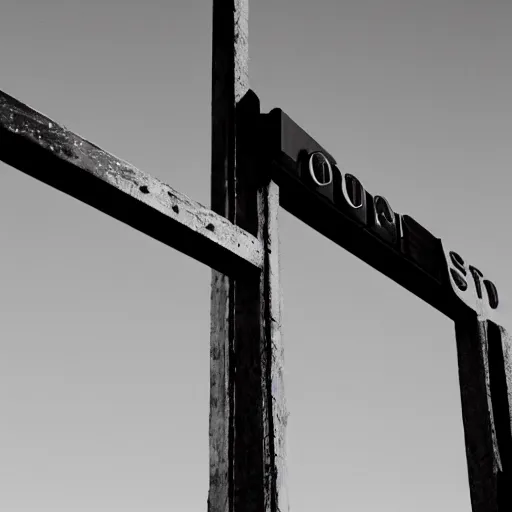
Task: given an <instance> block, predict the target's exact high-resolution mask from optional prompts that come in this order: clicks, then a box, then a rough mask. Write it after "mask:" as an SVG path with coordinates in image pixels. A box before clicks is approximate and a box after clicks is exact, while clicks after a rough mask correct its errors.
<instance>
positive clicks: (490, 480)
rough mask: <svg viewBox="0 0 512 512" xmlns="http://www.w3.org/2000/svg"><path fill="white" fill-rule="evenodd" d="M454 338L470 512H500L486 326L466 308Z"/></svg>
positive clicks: (457, 322) (498, 469)
mask: <svg viewBox="0 0 512 512" xmlns="http://www.w3.org/2000/svg"><path fill="white" fill-rule="evenodd" d="M455 334H456V341H457V358H458V363H459V382H460V393H461V402H462V421H463V425H464V437H465V444H466V459H467V465H468V476H469V487H470V494H471V505H472V510H473V512H498V511H499V512H502V510H501V509H499V508H498V475H499V474H500V473H502V463H501V457H500V451H499V448H498V440H497V436H496V426H495V421H494V414H493V403H492V399H491V396H492V395H491V379H490V371H489V370H490V368H489V337H488V325H487V322H486V321H480V320H478V318H477V314H476V313H475V312H474V311H472V310H470V309H469V308H467V309H466V310H464V312H463V313H461V315H460V317H459V318H457V319H456V321H455ZM503 512H504V511H503Z"/></svg>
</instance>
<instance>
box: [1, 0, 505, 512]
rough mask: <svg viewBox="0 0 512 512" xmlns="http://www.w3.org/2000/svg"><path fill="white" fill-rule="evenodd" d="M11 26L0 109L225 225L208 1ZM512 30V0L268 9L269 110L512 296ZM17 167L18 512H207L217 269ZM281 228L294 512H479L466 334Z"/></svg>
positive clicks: (25, 16)
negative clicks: (55, 128)
mask: <svg viewBox="0 0 512 512" xmlns="http://www.w3.org/2000/svg"><path fill="white" fill-rule="evenodd" d="M0 14H1V16H0V69H1V70H2V73H1V74H2V80H1V84H0V89H2V90H4V91H5V92H7V93H8V94H11V95H13V96H15V97H17V98H18V99H21V100H22V101H24V102H26V103H28V104H29V105H31V106H33V107H34V108H36V109H37V110H40V111H42V112H43V113H45V114H47V115H48V116H49V117H52V118H54V119H55V120H57V121H58V122H61V123H63V124H65V125H66V126H68V127H69V128H70V129H72V130H74V131H76V132H77V133H79V134H81V135H82V136H84V137H85V138H88V139H89V140H91V141H92V142H94V143H96V144H98V145H99V146H101V147H103V148H105V149H107V150H108V151H110V152H112V153H114V154H115V155H117V156H120V157H121V158H123V159H125V160H128V161H130V162H131V163H133V164H134V165H136V166H138V167H140V168H142V169H144V170H145V171H147V172H149V173H151V174H153V175H155V176H156V177H158V178H160V179H161V180H163V181H165V182H167V183H169V184H170V185H171V186H172V187H174V188H176V189H178V190H180V191H182V192H184V193H186V194H187V195H189V196H191V197H192V198H194V199H196V200H198V201H200V202H202V203H203V204H209V182H210V181H209V180H210V178H209V172H210V162H209V158H210V117H209V116H210V110H209V109H210V68H211V62H210V59H211V41H210V40H211V2H210V1H206V0H172V1H163V0H144V2H142V1H139V2H135V1H132V0H125V1H120V0H102V1H101V2H100V1H96V0H88V1H77V0H66V1H64V0H60V1H58V0H37V1H35V0H32V1H28V0H2V7H1V11H0ZM511 22H512V3H511V2H509V1H507V0H487V1H486V2H483V1H476V0H474V1H470V0H466V1H464V0H428V1H427V0H422V1H420V0H409V1H405V0H402V1H400V0H343V1H335V0H316V1H315V2H306V1H304V0H300V1H299V0H279V1H270V0H260V1H258V2H256V1H254V0H252V1H251V5H250V54H251V68H250V69H251V85H252V87H253V89H254V90H255V91H256V92H257V93H258V95H259V96H260V98H261V100H262V107H263V109H264V111H268V110H270V109H271V108H273V107H275V106H279V107H280V108H282V109H283V110H284V111H285V112H287V113H288V114H289V115H290V116H291V117H292V118H293V119H294V120H295V121H296V122H297V123H298V124H299V125H301V126H302V127H303V128H304V129H306V131H308V132H309V133H310V134H311V135H312V136H313V137H314V138H315V139H316V140H317V141H318V142H319V143H320V144H322V145H323V146H324V147H325V148H326V149H327V150H328V151H329V152H330V153H332V154H333V156H334V157H335V158H336V159H337V160H338V162H339V163H340V164H341V167H342V170H345V171H347V172H351V173H353V174H355V175H356V176H357V177H358V178H360V179H361V181H362V182H363V184H364V185H365V186H366V187H367V188H368V189H369V190H370V192H372V193H380V194H382V195H385V196H386V197H387V198H388V200H389V201H390V203H391V205H392V207H393V208H394V209H395V210H396V211H398V212H401V213H408V214H410V215H412V216H413V217H415V218H416V219H417V220H418V221H419V222H421V223H422V224H423V225H425V226H426V227H427V228H428V229H430V230H431V231H432V232H433V233H434V234H435V235H436V236H439V237H441V238H442V239H443V240H444V241H445V243H446V244H448V246H449V247H450V248H451V249H454V250H456V251H458V252H459V253H460V254H461V255H462V256H463V257H464V258H465V259H467V260H468V261H469V262H471V263H472V264H474V265H476V266H478V267H479V268H481V270H482V271H483V272H484V273H485V274H486V275H487V276H488V277H489V278H490V279H492V280H494V281H495V283H496V284H497V287H498V291H499V292H500V295H501V296H506V295H510V290H511V289H512V272H511V270H510V263H509V262H510V261H511V260H512V244H511V237H512V234H511V233H510V230H509V218H510V212H509V206H508V205H509V202H510V201H509V193H510V185H511V179H510V169H511V163H512V162H511V160H512V145H511V144H510V140H511V136H512V102H511V101H510V91H511V90H512V67H511V64H512V62H511V59H512V57H511V55H512V51H511V50H512V31H510V24H511ZM0 167H1V186H0V219H1V220H0V226H1V233H2V240H3V244H2V252H1V265H0V282H1V287H0V311H1V313H2V315H1V322H0V409H1V410H2V421H1V422H0V488H1V489H0V510H5V511H13V512H15V511H23V512H42V511H55V512H57V511H70V512H71V511H73V512H75V511H76V512H79V511H80V512H85V511H91V512H92V511H94V512H96V511H97V512H100V511H101V512H107V511H121V510H122V511H130V512H135V511H137V512H139V511H140V512H142V511H145V512H160V511H169V510H176V511H182V512H189V511H190V512H192V511H194V512H195V511H204V510H206V499H207V490H208V396H209V294H210V289H209V286H210V270H209V269H208V268H207V267H204V266H202V265H201V264H199V263H197V262H195V261H193V260H190V259H189V258H187V257H185V256H183V255H181V254H180V253H177V252H176V251H174V250H172V249H170V248H167V247H166V246H164V245H162V244H159V243H158V242H156V241H154V240H152V239H149V238H147V237H145V236H144V235H142V234H140V233H138V232H136V231H134V230H133V229H132V228H129V227H127V226H125V225H123V224H121V223H119V222H118V221H115V220H113V219H111V218H109V217H107V216H105V215H104V214H102V213H100V212H97V211H96V210H93V209H92V208H90V207H89V206H86V205H84V204H81V203H79V202H78V201H76V200H74V199H72V198H69V197H67V196H65V195H64V194H62V193H60V192H57V191H55V190H53V189H51V188H49V187H47V186H46V185H43V184H41V183H39V182H36V181H35V180H33V179H32V178H30V177H28V176H25V175H23V174H22V173H20V172H19V171H17V170H14V169H12V168H8V167H7V166H5V165H3V164H2V165H1V166H0ZM280 228H281V254H282V260H281V265H282V286H283V293H284V342H285V349H286V391H287V399H288V408H289V410H290V413H291V415H290V419H289V426H288V454H289V456H288V468H289V495H290V503H291V507H292V511H293V512H309V511H313V510H314V511H334V510H340V511H342V510H350V511H351V512H370V511H374V510H380V511H382V512H387V511H389V512H406V511H407V512H409V511H411V510H414V511H418V512H424V511H425V512H426V511H431V510H440V511H450V512H468V511H469V510H470V502H469V490H468V483H467V470H466V462H465V453H464V442H463V430H462V420H461V410H460V398H459V388H458V376H457V363H456V352H455V341H454V329H453V325H452V323H451V322H450V321H449V320H448V319H446V318H443V317H442V316H441V315H440V314H439V313H438V312H437V311H435V310H434V309H432V308H431V307H430V306H428V305H426V304H425V303H423V302H422V301H421V300H419V299H417V298H416V297H414V296H412V295H410V294H409V293H408V292H406V291H405V290H403V289H401V288H400V287H399V286H398V285H396V284H394V283H393V282H391V281H389V280H388V279H387V278H386V277H384V276H382V275H380V274H379V273H378V272H376V271H374V270H373V269H371V268H370V267H367V266H366V265H365V264H364V263H362V262H361V261H359V260H357V259H356V258H355V257H353V256H351V255H350V254H348V253H346V252H344V250H343V249H341V248H339V247H337V246H335V245H334V244H333V243H331V242H330V241H328V240H326V239H324V238H323V237H322V236H320V235H319V234H317V233H316V232H314V231H312V230H311V229H309V228H308V227H306V226H305V225H302V224H301V223H300V222H299V221H298V220H296V219H295V218H293V217H291V216H290V215H289V214H287V213H286V212H282V214H281V217H280ZM319 262H320V264H319Z"/></svg>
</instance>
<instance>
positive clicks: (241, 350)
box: [208, 0, 288, 512]
mask: <svg viewBox="0 0 512 512" xmlns="http://www.w3.org/2000/svg"><path fill="white" fill-rule="evenodd" d="M258 116H259V101H258V98H257V97H256V95H255V94H254V93H253V92H252V91H250V90H249V79H248V0H213V68H212V175H211V176H212V178H211V194H212V197H211V204H212V209H213V210H214V211H215V212H216V213H219V214H221V215H224V216H225V217H227V218H228V219H229V220H230V221H231V222H233V223H234V224H237V225H238V226H240V227H242V228H243V229H245V230H246V231H248V232H250V233H251V234H254V235H255V236H258V238H259V239H260V241H261V242H262V244H263V246H264V250H265V265H264V268H263V271H262V272H261V273H254V274H251V275H249V274H248V275H246V276H243V277H239V278H237V279H236V280H235V279H233V278H231V277H229V276H227V275H224V274H220V273H218V272H216V271H213V273H212V295H211V340H210V431H209V434H210V489H209V493H208V510H209V512H252V511H254V512H278V511H280V512H285V511H287V510H288V506H287V500H286V489H285V458H284V453H285V444H284V428H285V424H286V407H285V403H284V391H283V375H282V364H283V351H282V345H281V337H280V328H281V319H280V293H279V281H278V278H279V272H278V270H279V257H278V237H277V212H278V207H279V194H278V189H277V186H276V185H275V184H274V183H272V182H271V181H270V180H269V179H267V178H261V177H258V176H257V174H258V172H260V174H262V173H261V169H258V167H257V139H258V131H257V125H258V120H259V117H258Z"/></svg>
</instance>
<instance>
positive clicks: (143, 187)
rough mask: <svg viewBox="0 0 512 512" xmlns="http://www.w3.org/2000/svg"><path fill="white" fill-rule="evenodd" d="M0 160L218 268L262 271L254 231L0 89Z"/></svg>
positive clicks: (233, 272)
mask: <svg viewBox="0 0 512 512" xmlns="http://www.w3.org/2000/svg"><path fill="white" fill-rule="evenodd" d="M0 160H2V161H4V162H5V163H7V164H9V165H11V166H12V167H15V168H16V169H19V170H20V171H23V172H24V173H26V174H28V175H30V176H32V177H34V178H36V179H38V180H40V181H42V182H44V183H46V184H47V185H50V186H52V187H54V188H57V189H58V190H60V191H62V192H65V193H66V194H69V195H71V196H73V197H75V198H76V199H79V200H80V201H83V202H84V203H87V204H89V205H90V206H93V207H94V208H97V209H98V210H100V211H102V212H104V213H106V214H107V215H110V216H112V217H114V218H116V219H118V220H120V221H122V222H124V223H126V224H128V225H130V226H132V227H134V228H135V229H137V230H139V231H141V232H143V233H145V234H146V235H149V236H151V237H153V238H155V239H156V240H159V241H160V242H163V243H164V244H166V245H168V246H170V247H173V248H174V249H177V250H179V251H181V252H183V253H185V254H187V255H188V256H191V257H193V258H195V259H196V260H198V261H201V262H202V263H205V264H206V265H208V266H210V267H212V268H213V269H215V270H218V271H220V272H222V273H225V274H228V275H232V276H236V275H241V274H244V273H246V272H257V273H259V272H260V271H261V268H262V266H263V249H262V244H261V242H260V241H259V240H258V239H257V238H256V237H255V236H253V235H251V234H249V233H247V232H246V231H244V230H243V229H241V228H239V227H237V226H235V225H234V224H232V223H231V222H229V221H228V220H227V219H225V218H224V217H222V216H221V215H218V214H216V213H214V212H213V211H211V210H209V209H208V208H205V207H204V206H202V205H200V204H199V203H197V202H195V201H193V200H191V199H189V198H188V197H187V196H186V195H184V194H182V193H180V192H178V191H176V190H174V189H172V188H171V187H169V186H168V185H165V184H164V183H162V182H160V181H159V180H157V179H156V178H153V177H152V176H150V175H149V174H146V173H144V172H143V171H140V170H139V169H137V168H135V167H134V166H133V165H131V164H129V163H127V162H125V161H124V160H120V159H119V158H117V157H115V156H114V155H112V154H110V153H107V152H106V151H104V150H103V149H100V148H99V147H98V146H96V145H94V144H92V143H91V142H88V141H87V140H85V139H83V138H82V137H80V136H78V135H77V134H75V133H73V132H71V131H69V130H68V129H66V128H65V127H64V126H62V125H60V124H58V123H56V122H55V121H53V120H51V119H49V118H48V117H46V116H44V115H42V114H41V113H39V112H37V111H35V110H33V109H32V108H30V107H28V106H27V105H24V104H23V103H21V102H19V101H18V100H16V99H15V98H13V97H11V96H9V95H7V94H5V93H4V92H1V91H0Z"/></svg>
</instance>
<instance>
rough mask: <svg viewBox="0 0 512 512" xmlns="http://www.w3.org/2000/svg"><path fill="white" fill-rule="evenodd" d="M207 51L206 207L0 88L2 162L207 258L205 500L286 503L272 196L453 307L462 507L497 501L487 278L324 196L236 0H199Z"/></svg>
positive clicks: (500, 374) (500, 454)
mask: <svg viewBox="0 0 512 512" xmlns="http://www.w3.org/2000/svg"><path fill="white" fill-rule="evenodd" d="M212 57H213V70H212V175H211V176H212V181H211V193H212V196H211V204H212V209H211V210H209V209H207V208H205V207H203V206H201V205H200V204H198V203H196V202H194V201H192V200H190V199H189V198H188V197H186V196H185V195H183V194H181V193H180V192H178V191H176V190H174V189H172V188H171V187H169V186H168V185H165V184H163V183H161V182H160V181H158V180H156V179H155V178H153V177H151V176H149V175H148V174H146V173H144V172H143V171H141V170H139V169H136V168H135V167H133V166H132V165H130V164H128V163H127V162H125V161H123V160H120V159H118V158H116V157H115V156H113V155H111V154H110V153H107V152H106V151H104V150H102V149H100V148H98V147H97V146H95V145H94V144H92V143H90V142H88V141H86V140H84V139H83V138H81V137H79V136H78V135H76V134H74V133H72V132H71V131H69V130H68V129H66V128H65V127H63V126H61V125H60V124H58V123H56V122H55V121H53V120H51V119H49V118H48V117H46V116H44V115H42V114H40V113H39V112H37V111H35V110H33V109H31V108H30V107H28V106H27V105H25V104H23V103H21V102H19V101H18V100H16V99H14V98H13V97H11V96H9V95H7V94H5V93H3V92H0V159H1V160H2V161H4V162H6V163H7V164H9V165H11V166H12V167H15V168H17V169H19V170H21V171H23V172H25V173H26V174H29V175H30V176H33V177H34V178H36V179H38V180H40V181H43V182H44V183H46V184H48V185H50V186H52V187H55V188H57V189H59V190H61V191H63V192H65V193H67V194H69V195H71V196H73V197H75V198H77V199H79V200H81V201H83V202H85V203H87V204H89V205H91V206H93V207H94V208H97V209H99V210H101V211H103V212H104V213H106V214H107V215H110V216H112V217H114V218H116V219H118V220H120V221H122V222H125V223H127V224H129V225H130V226H132V227H134V228H136V229H137V230H139V231H141V232H143V233H145V234H147V235H149V236H151V237H153V238H155V239H157V240H160V241H161V242H163V243H165V244H166V245H169V246H171V247H173V248H175V249H177V250H179V251H182V252H184V253H185V254H187V255H189V256H191V257H193V258H195V259H197V260H199V261H201V262H203V263H205V264H206V265H208V266H210V267H211V268H212V269H213V270H212V295H211V347H210V389H211V394H210V430H209V435H210V489H209V495H208V510H209V512H278V511H280V512H285V511H288V510H289V506H288V497H287V490H286V462H285V461H286V446H285V427H286V419H287V411H286V403H285V398H284V386H283V373H282V368H283V347H282V340H281V335H280V325H281V317H280V310H281V296H280V291H279V254H278V226H277V213H278V209H279V206H280V205H281V206H283V207H285V208H287V209H288V210H289V211H290V212H292V213H294V214H295V215H296V216H298V217H299V218H301V219H302V220H303V221H304V222H306V223H308V224H309V225H311V226H312V227H313V228H314V229H317V230H318V231H320V232H321V233H323V234H324V235H325V236H328V237H329V238H331V239H332V240H334V241H335V242H336V243H338V244H339V245H341V246H343V247H345V248H346V249H347V250H349V251H351V252H352V253H354V254H355V255H357V256H358V257H360V258H361V259H363V260H364V261H366V262H367V263H369V264H370V265H372V266H374V267H375V268H377V269H378V270H380V271H381V272H383V273H385V274H386V275H388V276H389V277H390V278H391V279H393V280H395V281H397V282H398V283H399V284H401V285H403V286H404V287H406V288H407V289H409V290H410V291H411V292H412V293H415V294H417V295H418V296H420V297H421V298H423V299H424V300H425V301H426V302H427V303H429V304H430V305H432V306H433V307H435V308H436V309H438V310H439V311H441V312H442V313H444V314H446V315H448V316H449V317H450V318H452V319H453V321H454V323H455V333H456V340H457V352H458V362H459V378H460V387H461V401H462V414H463V423H464V432H465V442H466V454H467V463H468V473H469V484H470V493H471V503H472V510H473V512H505V511H510V510H512V435H511V417H512V413H511V412H512V407H511V404H512V340H511V338H510V337H509V335H508V333H507V332H506V331H505V329H504V328H503V327H502V326H501V325H500V321H499V315H498V313H497V309H498V308H497V306H498V296H497V290H496V288H495V287H494V285H492V283H491V284H488V283H490V282H489V281H488V280H485V279H484V278H483V275H482V273H481V272H480V271H478V270H477V269H475V267H471V266H468V265H466V263H465V262H464V261H463V260H462V258H461V257H460V256H459V255H457V254H456V253H453V252H451V251H447V250H446V249H444V247H443V245H442V243H441V241H440V240H439V239H437V238H435V237H433V235H431V234H430V233H428V232H427V233H428V235H430V237H431V238H429V237H428V235H426V234H425V230H424V228H422V227H421V226H420V225H419V224H418V223H416V222H415V221H414V219H411V218H410V217H408V216H400V215H398V214H395V213H394V212H393V211H392V210H391V208H390V207H389V204H388V203H386V204H387V206H386V204H385V203H384V202H383V201H382V199H383V198H381V199H377V198H379V197H380V196H371V194H369V193H368V192H367V191H364V189H362V190H363V191H364V194H359V195H360V201H363V196H364V199H365V200H366V201H368V204H371V205H372V206H371V208H370V209H368V212H369V213H368V214H370V213H371V214H372V215H373V217H372V218H373V220H372V221H371V222H370V221H368V219H366V221H365V222H363V223H361V222H358V217H357V215H355V216H353V215H352V216H351V213H350V212H349V211H348V210H346V211H344V210H343V207H342V206H340V204H341V203H338V202H337V201H336V200H335V199H333V197H332V196H331V197H328V196H329V193H326V190H327V189H326V188H325V187H324V185H326V184H327V183H322V182H318V181H317V180H316V178H315V174H314V172H315V169H314V168H313V167H314V165H319V166H320V167H319V169H321V170H322V169H324V168H323V166H327V167H328V168H330V169H331V171H332V169H333V168H334V167H335V160H334V159H333V158H332V157H331V156H330V155H329V154H328V153H327V152H326V151H325V150H323V148H321V147H320V146H319V145H318V144H317V143H316V142H315V141H314V140H313V139H311V138H310V137H309V136H308V135H307V134H305V132H303V131H302V130H301V129H300V128H299V127H297V126H296V125H294V124H293V122H292V121H291V120H289V118H287V117H286V116H285V115H283V113H282V112H280V111H277V112H271V113H270V114H261V113H260V107H259V100H258V98H257V96H256V94H255V93H254V92H253V91H251V90H250V89H249V79H248V0H213V56H212ZM276 119H277V120H276ZM269 123H270V124H269ZM287 127H288V128H287ZM263 128H265V130H263ZM263 132H265V133H266V134H267V135H266V136H263ZM268 134H270V135H268ZM290 134H292V135H290ZM289 135H290V136H289ZM290 141H291V142H290ZM290 148H292V149H293V148H294V150H298V153H299V155H298V156H297V155H295V154H291V153H290ZM304 151H305V153H304ZM292 153H293V151H292ZM300 153H304V154H305V156H306V160H305V161H306V165H308V164H311V165H312V166H313V167H311V168H310V171H311V172H310V174H309V178H308V179H310V178H315V180H314V183H312V182H311V181H309V182H308V181H307V180H306V179H303V178H304V177H307V176H308V174H307V172H306V173H302V174H301V171H300V169H302V168H303V165H304V163H303V162H302V160H301V161H299V160H300V159H301V158H302V156H300ZM315 154H316V155H321V158H320V156H318V157H314V156H313V155H315ZM294 155H295V156H297V161H294V158H295V156H294ZM299 157H300V158H299ZM313 158H317V159H318V162H317V163H316V164H314V162H313V160H312V159H313ZM322 159H323V160H322ZM301 166H302V167H301ZM322 172H323V171H322ZM294 173H296V176H295V175H294ZM348 176H349V175H346V176H345V177H343V176H341V174H340V175H339V176H338V180H342V181H340V182H339V183H342V182H343V183H344V186H345V189H344V190H345V192H344V193H345V194H348V196H346V197H349V199H350V198H352V199H353V198H354V197H355V196H354V195H350V194H356V195H357V191H356V188H354V187H355V186H356V185H357V183H356V181H357V180H356V181H354V179H355V178H354V177H351V178H349V177H348ZM331 177H332V176H331ZM343 180H345V181H343ZM349 183H350V184H351V185H350V186H351V187H352V189H351V190H352V192H350V191H348V192H347V190H348V189H347V186H348V184H349ZM334 185H335V183H334ZM331 193H332V190H331ZM384 201H385V200H384ZM304 202H307V203H308V208H307V209H305V208H303V207H302V206H301V205H303V204H304ZM352 206H354V204H352ZM354 207H355V206H354ZM391 214H392V215H391ZM359 220H360V219H359ZM393 225H394V226H395V227H394V228H392V226H393ZM390 226H391V227H390ZM418 226H419V227H418ZM393 229H395V231H393ZM422 229H423V230H424V231H422ZM390 233H391V235H390ZM429 240H430V242H431V243H430V245H429V243H427V248H430V249H428V250H427V251H425V250H424V251H423V252H422V251H421V249H422V247H423V248H425V243H426V242H425V241H427V242H428V241H429ZM438 242H439V244H438ZM432 244H433V245H432ZM436 244H438V245H436ZM434 245H435V246H436V247H438V249H439V250H441V249H442V251H441V252H439V251H438V250H437V249H435V250H434V249H432V247H433V246H434ZM431 249H432V250H431ZM436 251H437V252H436ZM434 253H435V254H436V256H435V258H431V257H430V256H428V257H426V256H425V255H426V254H429V255H432V254H434ZM436 258H437V259H436ZM471 277H472V278H473V282H474V284H472V281H471V279H470V278H471ZM464 283H465V288H464ZM491 285H492V286H491ZM468 286H469V288H468ZM468 289H469V291H468ZM484 291H485V292H486V293H485V294H484ZM468 293H469V295H468ZM484 295H485V297H484ZM485 298H487V300H488V304H484V302H483V301H485ZM489 306H490V307H489Z"/></svg>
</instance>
